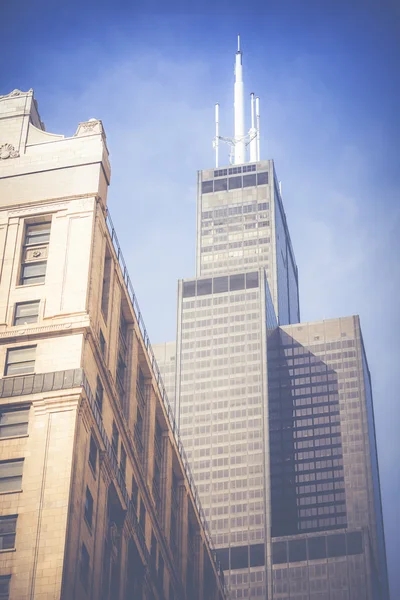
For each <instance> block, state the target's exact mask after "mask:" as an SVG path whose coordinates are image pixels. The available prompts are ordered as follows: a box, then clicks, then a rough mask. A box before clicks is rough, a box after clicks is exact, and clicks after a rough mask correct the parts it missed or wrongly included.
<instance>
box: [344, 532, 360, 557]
mask: <svg viewBox="0 0 400 600" xmlns="http://www.w3.org/2000/svg"><path fill="white" fill-rule="evenodd" d="M346 539H347V554H350V555H352V554H362V552H363V540H362V532H361V531H351V532H350V533H348V534H347V535H346Z"/></svg>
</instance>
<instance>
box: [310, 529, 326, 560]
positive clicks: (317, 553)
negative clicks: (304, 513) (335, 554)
mask: <svg viewBox="0 0 400 600" xmlns="http://www.w3.org/2000/svg"><path fill="white" fill-rule="evenodd" d="M307 546H308V558H309V559H310V560H312V559H314V558H326V536H324V535H322V536H319V537H312V538H308V540H307Z"/></svg>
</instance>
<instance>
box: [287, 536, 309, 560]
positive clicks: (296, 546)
mask: <svg viewBox="0 0 400 600" xmlns="http://www.w3.org/2000/svg"><path fill="white" fill-rule="evenodd" d="M301 560H307V551H306V540H305V539H303V540H290V541H289V562H299V561H301Z"/></svg>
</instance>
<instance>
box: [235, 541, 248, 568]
mask: <svg viewBox="0 0 400 600" xmlns="http://www.w3.org/2000/svg"><path fill="white" fill-rule="evenodd" d="M248 566H249V555H248V546H238V547H233V548H231V569H246V568H247V567H248Z"/></svg>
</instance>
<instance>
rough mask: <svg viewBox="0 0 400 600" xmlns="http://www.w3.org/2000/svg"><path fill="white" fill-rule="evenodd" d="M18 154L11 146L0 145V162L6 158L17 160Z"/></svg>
mask: <svg viewBox="0 0 400 600" xmlns="http://www.w3.org/2000/svg"><path fill="white" fill-rule="evenodd" d="M18 156H19V152H18V150H16V149H15V148H14V146H13V145H12V144H2V145H1V146H0V160H5V159H6V158H18Z"/></svg>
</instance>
